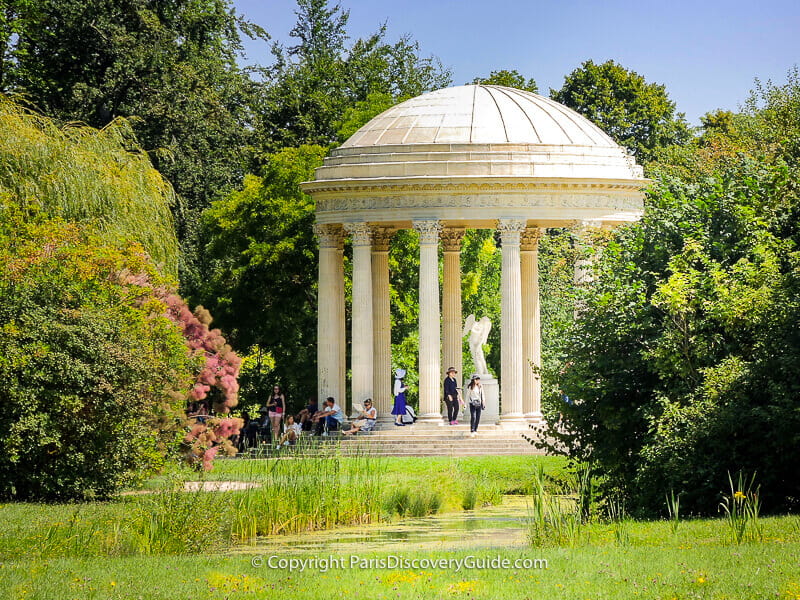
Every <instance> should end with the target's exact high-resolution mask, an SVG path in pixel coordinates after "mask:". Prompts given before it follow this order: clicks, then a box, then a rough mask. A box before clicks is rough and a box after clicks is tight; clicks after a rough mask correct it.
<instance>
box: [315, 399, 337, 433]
mask: <svg viewBox="0 0 800 600" xmlns="http://www.w3.org/2000/svg"><path fill="white" fill-rule="evenodd" d="M314 421H316V423H317V427H316V430H315V431H314V435H322V431H323V429H325V428H326V426H327V429H328V431H336V430H338V429H339V425H340V424H341V423H342V422H343V421H344V411H343V410H342V407H341V406H339V405H338V404H336V401H335V400H334V399H333V398H332V397H328V398H327V399H326V400H325V405H324V406H323V408H322V410H321V411H319V412H318V413H317V414H316V415H314Z"/></svg>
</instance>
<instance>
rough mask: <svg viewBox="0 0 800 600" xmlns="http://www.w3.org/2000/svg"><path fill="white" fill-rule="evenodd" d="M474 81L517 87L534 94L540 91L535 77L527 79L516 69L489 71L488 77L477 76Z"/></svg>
mask: <svg viewBox="0 0 800 600" xmlns="http://www.w3.org/2000/svg"><path fill="white" fill-rule="evenodd" d="M472 83H473V84H478V83H482V84H484V85H502V86H505V87H510V88H517V89H518V90H525V91H526V92H533V93H534V94H538V93H539V86H538V85H536V81H535V80H534V79H533V77H531V78H530V79H527V80H526V79H525V77H523V76H522V75H520V74H519V71H517V70H516V69H514V70H512V71H507V70H505V69H501V70H500V71H492V72H491V73H489V76H488V77H476V78H475V79H473V80H472Z"/></svg>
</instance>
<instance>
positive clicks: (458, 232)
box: [440, 227, 466, 252]
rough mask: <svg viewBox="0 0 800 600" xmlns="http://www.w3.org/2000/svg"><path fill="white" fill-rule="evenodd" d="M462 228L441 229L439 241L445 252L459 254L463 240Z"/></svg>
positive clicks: (463, 230)
mask: <svg viewBox="0 0 800 600" xmlns="http://www.w3.org/2000/svg"><path fill="white" fill-rule="evenodd" d="M465 231H466V230H465V229H464V228H463V227H445V228H443V229H442V233H441V236H440V237H441V240H442V247H443V248H444V251H445V252H460V251H461V240H462V239H463V238H464V232H465Z"/></svg>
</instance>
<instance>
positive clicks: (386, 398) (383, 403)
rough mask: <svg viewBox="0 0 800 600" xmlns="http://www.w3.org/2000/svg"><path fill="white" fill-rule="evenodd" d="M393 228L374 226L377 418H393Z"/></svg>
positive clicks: (373, 333) (374, 372)
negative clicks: (391, 251)
mask: <svg viewBox="0 0 800 600" xmlns="http://www.w3.org/2000/svg"><path fill="white" fill-rule="evenodd" d="M393 235H394V229H392V228H390V227H373V228H372V335H373V347H372V348H373V349H372V356H373V361H372V393H373V394H374V396H373V398H372V400H373V402H374V406H375V408H376V409H377V410H378V417H380V418H385V419H391V411H392V326H391V320H390V316H389V242H390V241H391V239H392V236H393Z"/></svg>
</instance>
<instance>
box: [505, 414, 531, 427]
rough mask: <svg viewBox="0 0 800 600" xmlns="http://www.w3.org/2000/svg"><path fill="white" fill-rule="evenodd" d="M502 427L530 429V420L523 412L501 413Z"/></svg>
mask: <svg viewBox="0 0 800 600" xmlns="http://www.w3.org/2000/svg"><path fill="white" fill-rule="evenodd" d="M500 428H501V429H507V430H510V431H520V430H526V429H528V421H527V420H526V419H525V415H523V414H522V413H511V414H508V415H500Z"/></svg>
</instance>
